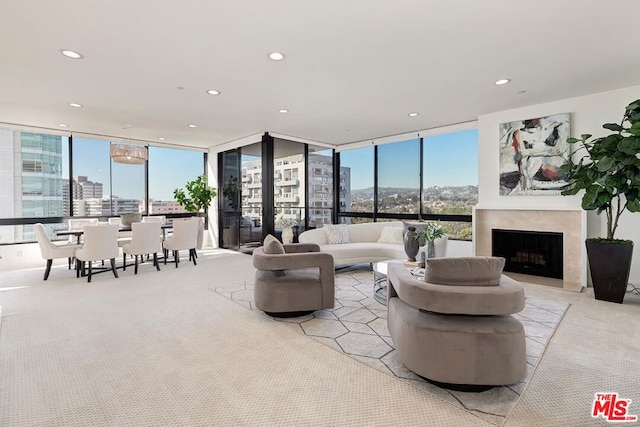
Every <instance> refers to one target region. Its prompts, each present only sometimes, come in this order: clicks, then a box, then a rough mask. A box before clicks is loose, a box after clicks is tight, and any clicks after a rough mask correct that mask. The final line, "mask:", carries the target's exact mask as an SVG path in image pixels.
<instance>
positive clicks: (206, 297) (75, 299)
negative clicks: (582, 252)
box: [0, 250, 640, 427]
mask: <svg viewBox="0 0 640 427" xmlns="http://www.w3.org/2000/svg"><path fill="white" fill-rule="evenodd" d="M43 271H44V262H43V263H42V264H40V265H39V266H38V268H34V269H28V268H25V269H22V270H15V271H3V272H0V307H1V308H0V425H1V426H3V427H5V426H11V427H14V426H47V427H49V426H90V427H93V426H124V425H127V426H389V425H393V426H457V427H459V426H492V425H495V423H491V422H488V421H486V419H483V418H480V417H479V416H477V415H475V414H474V413H472V412H470V411H468V410H465V409H461V407H460V405H459V404H456V405H454V404H451V403H449V402H447V401H446V400H443V398H441V397H439V396H436V395H434V394H432V393H427V392H425V391H424V390H422V389H420V388H418V387H416V386H415V385H414V384H411V383H410V382H408V381H406V380H399V379H398V378H396V377H395V376H392V375H390V374H385V373H383V372H381V371H380V370H378V369H373V368H371V367H370V366H368V365H366V364H365V363H362V362H361V361H359V360H356V359H355V358H354V357H352V356H348V355H345V354H343V353H341V352H338V351H336V350H334V349H332V348H330V347H329V346H328V345H325V344H321V343H319V342H317V341H316V340H314V339H310V338H309V337H307V336H306V335H304V334H302V333H301V332H300V328H301V327H300V326H299V325H298V324H292V323H286V322H275V321H273V320H272V319H271V318H269V317H268V316H266V315H264V314H263V313H260V312H258V311H255V310H247V309H245V308H243V307H241V306H240V305H239V304H236V303H234V302H233V301H231V300H229V299H228V298H226V297H223V296H221V295H219V294H217V293H216V292H214V291H212V289H215V288H216V287H219V286H223V285H240V284H244V283H251V282H252V280H253V275H254V270H253V267H252V264H251V258H250V257H249V256H247V255H243V254H238V253H232V252H229V251H223V250H209V251H202V252H201V253H200V257H199V259H198V265H197V266H194V265H192V264H188V263H183V264H181V265H180V267H179V268H175V267H173V266H169V265H167V266H166V267H162V271H160V272H158V271H155V269H153V267H152V266H151V265H150V264H145V265H143V266H142V267H141V268H140V272H139V274H138V275H137V276H136V275H134V274H133V271H130V269H127V271H126V272H121V274H120V278H119V279H115V278H114V277H113V276H112V275H109V274H99V275H97V276H95V277H94V278H93V281H92V283H91V284H87V282H86V280H82V279H81V280H78V279H76V278H75V275H74V274H73V272H72V271H69V270H67V269H66V261H64V260H61V261H60V262H56V263H55V264H54V269H53V270H52V272H51V276H50V278H49V280H48V281H46V282H43V281H42V274H43ZM524 285H525V293H526V295H527V297H528V298H539V299H547V300H552V301H557V302H565V303H568V304H571V305H570V307H569V309H568V310H567V312H566V313H565V316H564V318H563V319H562V322H561V323H560V325H559V326H558V327H557V329H556V332H555V333H554V335H553V337H552V338H551V340H550V341H549V343H548V345H547V348H546V350H545V352H544V357H542V359H541V360H540V361H539V363H538V366H537V369H536V370H535V372H534V373H533V376H532V377H531V379H530V380H529V383H528V384H527V387H526V388H525V389H524V391H523V392H522V396H521V397H520V400H519V401H518V402H517V404H516V405H515V407H514V409H513V410H512V411H511V413H510V414H509V415H508V416H507V418H506V420H505V421H504V424H503V425H504V426H505V427H512V426H513V427H520V426H527V427H529V426H535V427H538V426H539V427H548V426H585V425H593V426H599V425H605V424H606V423H605V421H604V420H603V419H602V418H600V419H594V418H592V417H591V405H592V403H593V399H594V393H597V392H604V391H613V392H617V393H619V395H620V397H621V398H625V399H631V400H632V403H631V405H630V413H631V414H640V403H639V402H640V374H638V370H637V367H636V362H637V356H638V354H640V324H639V323H638V321H637V319H638V316H640V298H639V297H629V296H628V297H627V298H625V303H624V304H622V305H620V304H611V303H605V302H602V301H596V300H594V299H593V294H592V292H591V290H590V289H587V290H586V291H584V292H583V293H580V294H575V293H571V292H566V291H562V290H557V289H552V288H548V287H543V286H536V285H529V284H524ZM340 286H342V285H340Z"/></svg>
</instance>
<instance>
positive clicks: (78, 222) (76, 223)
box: [67, 218, 99, 243]
mask: <svg viewBox="0 0 640 427" xmlns="http://www.w3.org/2000/svg"><path fill="white" fill-rule="evenodd" d="M98 221H99V220H98V218H69V219H68V220H67V226H68V227H69V230H76V229H81V228H82V227H84V226H85V225H97V224H98ZM81 239H82V236H81V235H78V236H74V235H71V236H69V243H80V241H81Z"/></svg>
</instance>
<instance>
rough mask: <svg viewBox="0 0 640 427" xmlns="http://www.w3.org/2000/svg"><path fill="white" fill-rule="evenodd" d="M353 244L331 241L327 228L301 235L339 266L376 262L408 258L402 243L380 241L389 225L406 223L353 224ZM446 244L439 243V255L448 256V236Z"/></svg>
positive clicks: (397, 225) (351, 226)
mask: <svg viewBox="0 0 640 427" xmlns="http://www.w3.org/2000/svg"><path fill="white" fill-rule="evenodd" d="M347 227H348V229H349V243H342V244H332V245H330V244H328V242H327V234H326V232H325V230H324V229H322V228H316V229H314V230H307V231H305V232H303V233H301V234H300V236H299V237H298V241H299V242H300V243H315V244H317V245H319V246H320V251H321V252H327V253H329V254H331V255H333V261H334V264H335V265H345V264H358V263H364V262H366V263H374V262H378V261H385V260H388V259H406V258H407V254H406V253H405V251H404V244H402V243H398V244H395V243H378V239H379V238H380V233H382V229H383V228H385V227H399V228H403V227H404V225H403V223H402V222H401V221H396V222H371V223H365V224H349V225H348V226H347ZM441 240H442V241H443V243H444V245H443V244H442V243H440V244H439V242H436V257H441V256H445V251H446V238H445V239H441Z"/></svg>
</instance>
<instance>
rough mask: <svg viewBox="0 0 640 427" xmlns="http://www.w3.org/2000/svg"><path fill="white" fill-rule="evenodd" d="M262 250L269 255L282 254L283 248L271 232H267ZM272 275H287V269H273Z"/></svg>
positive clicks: (283, 252)
mask: <svg viewBox="0 0 640 427" xmlns="http://www.w3.org/2000/svg"><path fill="white" fill-rule="evenodd" d="M262 246H263V250H264V253H265V254H269V255H284V254H285V250H284V246H282V243H280V240H278V239H276V238H275V236H272V235H271V234H267V237H265V238H264V243H263V245H262ZM273 275H274V276H276V277H283V276H286V275H287V270H273Z"/></svg>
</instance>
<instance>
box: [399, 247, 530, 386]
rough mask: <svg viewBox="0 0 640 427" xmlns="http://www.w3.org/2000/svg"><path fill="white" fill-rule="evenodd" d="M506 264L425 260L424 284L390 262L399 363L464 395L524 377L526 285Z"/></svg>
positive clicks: (478, 260) (471, 259)
mask: <svg viewBox="0 0 640 427" xmlns="http://www.w3.org/2000/svg"><path fill="white" fill-rule="evenodd" d="M503 267H504V258H496V257H464V258H433V259H428V260H427V268H426V272H425V278H424V279H422V278H417V277H415V276H413V275H412V274H411V272H410V271H409V270H408V269H407V268H406V267H405V266H404V265H402V264H401V263H391V264H389V267H388V273H387V279H388V288H387V298H388V299H387V310H388V313H387V323H388V326H389V333H390V335H391V338H392V339H393V344H394V345H395V347H396V350H397V352H398V356H399V358H400V361H401V362H402V363H403V364H404V365H405V366H406V367H407V368H408V369H410V370H411V371H413V372H415V373H416V374H418V375H420V376H422V377H424V378H425V379H427V380H428V381H430V382H432V383H434V384H436V385H438V386H441V387H446V388H451V389H454V390H461V391H483V390H487V389H489V388H491V387H493V386H497V385H508V384H514V383H516V382H518V381H521V380H522V379H523V378H524V375H525V372H526V365H527V360H526V344H525V335H524V328H523V326H522V324H521V323H520V322H519V321H518V320H517V319H515V318H514V317H513V316H511V314H514V313H518V312H520V311H522V310H523V309H524V304H525V297H524V290H523V288H522V286H521V285H520V284H519V283H517V282H516V281H515V280H512V279H510V278H509V277H507V276H504V275H502V274H501V273H502V268H503Z"/></svg>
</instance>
